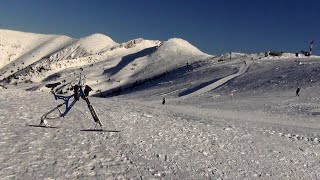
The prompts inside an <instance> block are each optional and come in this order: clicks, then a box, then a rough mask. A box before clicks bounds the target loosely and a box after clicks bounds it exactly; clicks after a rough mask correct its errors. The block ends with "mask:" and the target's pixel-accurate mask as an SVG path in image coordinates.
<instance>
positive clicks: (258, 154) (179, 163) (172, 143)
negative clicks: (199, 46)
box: [0, 90, 320, 179]
mask: <svg viewBox="0 0 320 180" xmlns="http://www.w3.org/2000/svg"><path fill="white" fill-rule="evenodd" d="M0 94H1V96H0V98H1V101H0V103H1V104H0V105H1V106H0V107H1V108H0V122H1V130H0V134H1V136H0V143H1V148H0V155H1V156H0V158H1V162H2V163H1V165H0V169H1V171H0V178H1V179H6V178H7V179H44V178H56V179H59V178H60V179H65V178H68V179H69V178H71V179H72V178H82V179H88V178H89V179H90V178H97V179H105V178H109V179H126V178H130V179H131V178H132V179H159V178H161V179H211V178H214V179H216V178H221V179H255V178H257V177H263V178H266V179H283V178H289V179H291V178H298V179H316V178H317V177H319V176H320V174H319V172H320V171H319V168H320V166H319V160H318V159H319V158H318V156H319V155H320V151H319V147H320V146H319V142H318V141H317V139H315V138H313V139H312V141H311V138H306V137H303V136H299V135H295V134H288V133H286V132H281V131H279V132H277V130H276V129H274V128H272V126H271V125H272V123H271V125H270V126H269V125H264V124H263V119H264V118H268V116H263V115H261V116H257V115H252V116H251V117H250V116H246V115H244V114H241V113H240V112H229V113H227V112H224V113H222V112H218V111H217V110H212V109H206V108H199V107H198V108H197V107H192V106H190V107H189V106H182V105H181V106H172V105H170V104H169V105H165V106H162V105H161V104H160V103H154V102H144V101H142V102H138V101H134V100H131V101H124V100H122V99H117V98H114V99H98V98H91V101H92V104H93V106H94V107H95V109H96V111H97V114H98V116H99V117H100V119H101V121H102V123H103V125H104V128H105V129H107V130H121V132H120V133H114V132H104V133H102V132H83V131H80V130H81V129H88V128H92V127H93V123H92V119H91V116H90V114H89V112H88V110H87V109H86V108H87V107H86V105H85V103H84V102H81V101H79V102H78V103H77V104H76V105H75V108H73V109H72V110H71V112H70V114H69V115H68V116H67V117H66V118H64V119H62V120H52V121H50V122H49V124H51V125H52V126H59V127H60V128H58V129H46V128H31V127H26V126H25V124H26V123H28V124H37V123H39V119H40V117H41V115H42V114H43V113H45V112H46V111H48V110H49V109H50V108H51V107H52V108H53V107H55V105H56V103H57V102H55V101H53V100H52V99H53V98H52V97H51V96H50V95H49V94H45V93H36V92H32V93H31V92H24V91H19V90H10V91H7V90H3V91H0ZM254 117H259V118H260V119H261V120H260V121H259V120H257V121H256V120H254V119H252V118H254ZM264 122H265V121H264ZM284 127H286V126H284Z"/></svg>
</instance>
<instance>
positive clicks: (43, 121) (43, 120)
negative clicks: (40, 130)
mask: <svg viewBox="0 0 320 180" xmlns="http://www.w3.org/2000/svg"><path fill="white" fill-rule="evenodd" d="M63 105H64V104H59V105H58V106H57V107H55V108H53V109H52V110H50V111H49V112H47V113H45V114H44V115H43V116H41V120H40V126H43V125H44V126H46V125H47V123H46V119H47V116H48V115H49V114H51V113H52V112H54V111H55V110H57V109H58V111H59V113H60V116H59V117H55V118H50V119H57V118H60V117H61V112H60V110H59V108H60V107H61V106H63Z"/></svg>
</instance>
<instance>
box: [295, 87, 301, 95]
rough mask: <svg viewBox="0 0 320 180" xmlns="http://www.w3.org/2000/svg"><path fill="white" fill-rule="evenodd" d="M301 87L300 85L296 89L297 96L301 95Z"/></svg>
mask: <svg viewBox="0 0 320 180" xmlns="http://www.w3.org/2000/svg"><path fill="white" fill-rule="evenodd" d="M299 92H300V88H299V87H298V88H297V90H296V96H299Z"/></svg>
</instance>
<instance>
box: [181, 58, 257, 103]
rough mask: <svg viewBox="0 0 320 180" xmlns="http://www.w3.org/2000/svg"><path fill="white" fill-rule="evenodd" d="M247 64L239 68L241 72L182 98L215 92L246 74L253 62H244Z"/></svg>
mask: <svg viewBox="0 0 320 180" xmlns="http://www.w3.org/2000/svg"><path fill="white" fill-rule="evenodd" d="M244 62H245V64H242V65H241V66H240V68H239V71H238V72H237V73H235V74H232V75H229V76H226V77H224V78H221V79H219V80H218V81H216V82H214V83H212V84H209V85H208V86H205V87H203V88H201V89H199V90H197V91H195V92H193V93H190V94H187V95H185V96H182V97H181V98H189V97H193V96H197V95H201V94H203V93H205V92H208V91H211V90H214V89H215V88H217V87H219V86H221V85H223V84H224V83H226V82H228V81H230V80H231V79H234V78H236V77H238V76H240V75H242V74H244V73H245V72H246V71H247V70H248V69H249V67H250V64H251V63H252V61H244Z"/></svg>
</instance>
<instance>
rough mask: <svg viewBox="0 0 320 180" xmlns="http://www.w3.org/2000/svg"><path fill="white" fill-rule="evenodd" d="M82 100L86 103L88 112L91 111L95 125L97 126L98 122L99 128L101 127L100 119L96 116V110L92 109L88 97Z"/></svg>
mask: <svg viewBox="0 0 320 180" xmlns="http://www.w3.org/2000/svg"><path fill="white" fill-rule="evenodd" d="M84 100H85V101H86V103H87V105H88V108H89V110H90V113H91V115H92V117H93V120H94V122H95V123H96V126H97V124H99V126H100V128H101V129H102V124H101V121H100V119H99V117H98V116H97V113H96V111H95V110H94V109H93V107H92V105H91V103H90V101H89V99H88V98H87V97H85V98H84ZM96 126H95V128H96Z"/></svg>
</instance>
